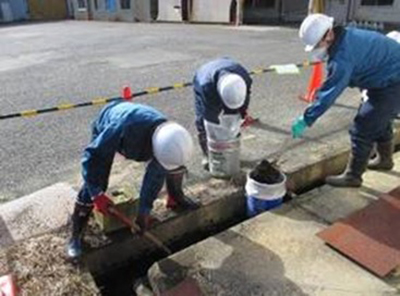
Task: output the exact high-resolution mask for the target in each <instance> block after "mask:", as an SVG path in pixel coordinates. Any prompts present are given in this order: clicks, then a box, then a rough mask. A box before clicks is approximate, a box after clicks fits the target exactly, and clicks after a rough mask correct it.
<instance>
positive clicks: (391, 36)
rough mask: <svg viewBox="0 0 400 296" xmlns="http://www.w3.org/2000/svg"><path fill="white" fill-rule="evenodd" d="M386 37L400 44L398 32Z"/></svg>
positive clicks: (399, 33) (390, 33)
mask: <svg viewBox="0 0 400 296" xmlns="http://www.w3.org/2000/svg"><path fill="white" fill-rule="evenodd" d="M386 36H387V37H389V38H392V39H394V40H396V41H397V42H399V43H400V32H399V31H392V32H389V33H387V34H386Z"/></svg>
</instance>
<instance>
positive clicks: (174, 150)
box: [152, 122, 193, 170]
mask: <svg viewBox="0 0 400 296" xmlns="http://www.w3.org/2000/svg"><path fill="white" fill-rule="evenodd" d="M152 143H153V152H154V157H155V158H156V159H157V161H158V162H159V163H160V164H161V165H162V166H163V167H164V168H165V169H167V170H174V169H177V168H179V167H180V166H183V165H185V163H186V162H187V161H188V160H189V159H190V157H191V156H192V152H193V140H192V137H191V136H190V134H189V132H188V131H187V130H186V129H185V128H184V127H183V126H181V125H179V124H177V123H175V122H165V123H163V124H161V125H160V126H158V127H157V129H156V130H155V132H154V134H153V137H152Z"/></svg>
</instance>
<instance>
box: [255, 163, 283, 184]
mask: <svg viewBox="0 0 400 296" xmlns="http://www.w3.org/2000/svg"><path fill="white" fill-rule="evenodd" d="M250 177H251V178H252V179H253V180H254V181H257V182H259V183H262V184H277V183H281V182H282V181H283V175H282V173H281V172H280V171H279V170H278V168H276V167H275V166H274V165H272V164H271V163H270V162H269V161H268V160H266V159H264V160H262V161H261V162H260V163H259V164H258V165H257V166H256V167H255V168H254V169H253V170H252V171H251V172H250Z"/></svg>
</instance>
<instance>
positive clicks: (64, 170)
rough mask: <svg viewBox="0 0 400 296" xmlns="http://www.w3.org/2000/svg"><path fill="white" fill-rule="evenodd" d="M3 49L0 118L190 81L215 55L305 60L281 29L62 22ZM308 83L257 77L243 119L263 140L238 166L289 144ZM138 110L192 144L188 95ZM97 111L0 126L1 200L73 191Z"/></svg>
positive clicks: (195, 165) (254, 61) (30, 27)
mask: <svg viewBox="0 0 400 296" xmlns="http://www.w3.org/2000/svg"><path fill="white" fill-rule="evenodd" d="M0 44H1V46H0V85H1V91H0V110H1V111H0V114H2V115H5V114H9V113H14V112H19V111H24V110H27V109H41V108H45V107H53V106H56V105H59V104H62V103H81V102H85V101H89V100H92V99H94V98H97V97H114V96H119V95H120V93H121V88H122V86H124V85H130V86H131V87H132V90H133V91H138V90H142V89H145V88H147V87H154V86H167V85H171V84H174V83H178V82H186V81H191V79H192V77H193V74H194V71H195V70H196V69H197V68H198V67H199V66H200V65H201V64H203V63H205V62H207V61H209V60H211V59H214V58H217V57H221V56H229V57H232V58H234V59H236V60H238V61H239V62H240V63H242V64H243V65H244V66H245V67H247V68H248V69H249V70H252V69H254V68H260V67H268V66H270V65H273V64H286V63H296V62H302V61H304V60H305V59H306V58H307V56H306V54H305V53H304V52H303V46H302V44H301V43H300V41H299V40H298V37H297V30H296V29H295V28H285V27H239V28H235V27H230V26H217V25H216V26H211V25H184V24H134V23H109V22H83V21H63V22H54V23H39V24H23V25H15V26H6V27H0ZM308 78H309V71H308V70H303V71H302V72H301V74H300V75H290V76H289V75H277V74H273V73H270V74H261V75H258V76H255V77H254V86H253V90H252V102H251V107H250V111H251V114H252V115H254V116H259V117H261V118H262V124H261V125H260V126H259V128H261V129H262V130H263V131H264V132H260V133H259V132H258V131H257V129H254V130H253V131H252V132H251V134H252V135H253V136H256V137H257V136H260V137H261V136H263V137H264V138H263V140H262V141H248V142H246V141H244V143H243V145H242V147H243V157H244V158H245V159H251V160H255V159H259V158H262V157H264V156H265V155H269V154H270V153H273V152H276V151H277V149H278V150H279V147H280V144H281V143H282V142H283V141H284V139H286V138H287V137H288V136H290V125H291V122H292V121H293V120H294V118H295V117H296V116H298V115H300V114H301V113H302V110H303V109H304V108H305V107H306V106H307V104H305V103H304V102H301V101H300V100H298V98H297V97H298V95H299V94H300V93H304V92H305V90H306V88H307V83H308ZM136 101H137V102H140V103H146V104H149V105H152V106H154V107H156V108H157V109H159V110H161V111H162V112H164V113H165V114H167V115H168V116H169V117H170V118H171V119H173V120H177V121H179V122H180V123H182V124H183V125H184V126H186V127H187V128H188V129H189V130H190V131H191V132H192V133H193V135H195V128H194V111H193V94H192V90H191V89H190V88H187V89H181V90H176V91H169V92H164V93H160V94H156V95H151V96H146V97H140V98H137V99H136ZM358 102H359V99H358V95H357V92H355V91H346V92H345V94H344V95H342V97H341V98H340V99H339V100H338V104H339V105H338V106H336V107H334V108H332V109H331V110H330V111H329V112H328V113H327V114H326V115H325V116H324V118H323V119H321V120H320V121H319V122H318V124H316V125H315V126H314V127H313V128H312V129H310V130H309V131H308V132H307V137H311V140H310V141H312V140H313V139H314V140H315V139H318V138H321V137H324V135H329V137H330V139H331V142H332V143H334V142H335V137H337V133H338V132H340V134H341V135H345V131H346V129H347V127H348V125H349V124H350V122H351V118H352V116H353V115H354V113H355V111H356V106H357V105H358ZM100 108H101V106H100V107H99V106H95V107H85V108H80V109H73V110H66V111H62V112H56V113H50V114H45V115H40V116H37V117H34V118H30V119H25V118H16V119H9V120H3V121H1V126H0V135H1V140H0V166H1V167H0V201H6V200H10V199H14V198H18V197H20V196H23V195H25V194H29V193H31V192H33V191H36V190H38V189H40V188H43V187H45V186H47V185H50V184H53V183H55V182H59V181H67V182H72V183H74V184H76V185H77V186H78V183H79V181H78V180H79V174H80V157H81V154H82V151H83V149H84V147H85V146H86V144H87V143H88V141H89V137H90V123H91V122H92V120H93V119H94V117H95V116H96V114H97V113H98V112H99V109H100ZM252 129H253V128H252ZM245 136H246V135H245V134H244V137H245ZM307 139H308V138H306V139H305V140H304V141H303V142H304V144H307V141H308V140H307ZM260 144H261V145H262V146H260ZM298 157H300V158H301V155H299V156H298ZM199 162H200V150H199V148H198V147H196V157H194V158H193V160H192V161H191V163H190V164H189V168H190V170H191V172H192V174H191V176H193V179H194V180H196V179H198V178H206V177H207V176H206V175H205V174H204V172H202V170H201V169H200V167H199ZM127 163H128V162H127Z"/></svg>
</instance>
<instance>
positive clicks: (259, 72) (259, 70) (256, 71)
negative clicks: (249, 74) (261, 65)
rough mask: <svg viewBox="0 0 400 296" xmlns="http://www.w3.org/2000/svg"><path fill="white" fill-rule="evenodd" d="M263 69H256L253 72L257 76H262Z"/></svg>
mask: <svg viewBox="0 0 400 296" xmlns="http://www.w3.org/2000/svg"><path fill="white" fill-rule="evenodd" d="M263 71H264V70H263V69H255V70H253V73H254V74H255V75H258V74H262V73H263Z"/></svg>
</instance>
